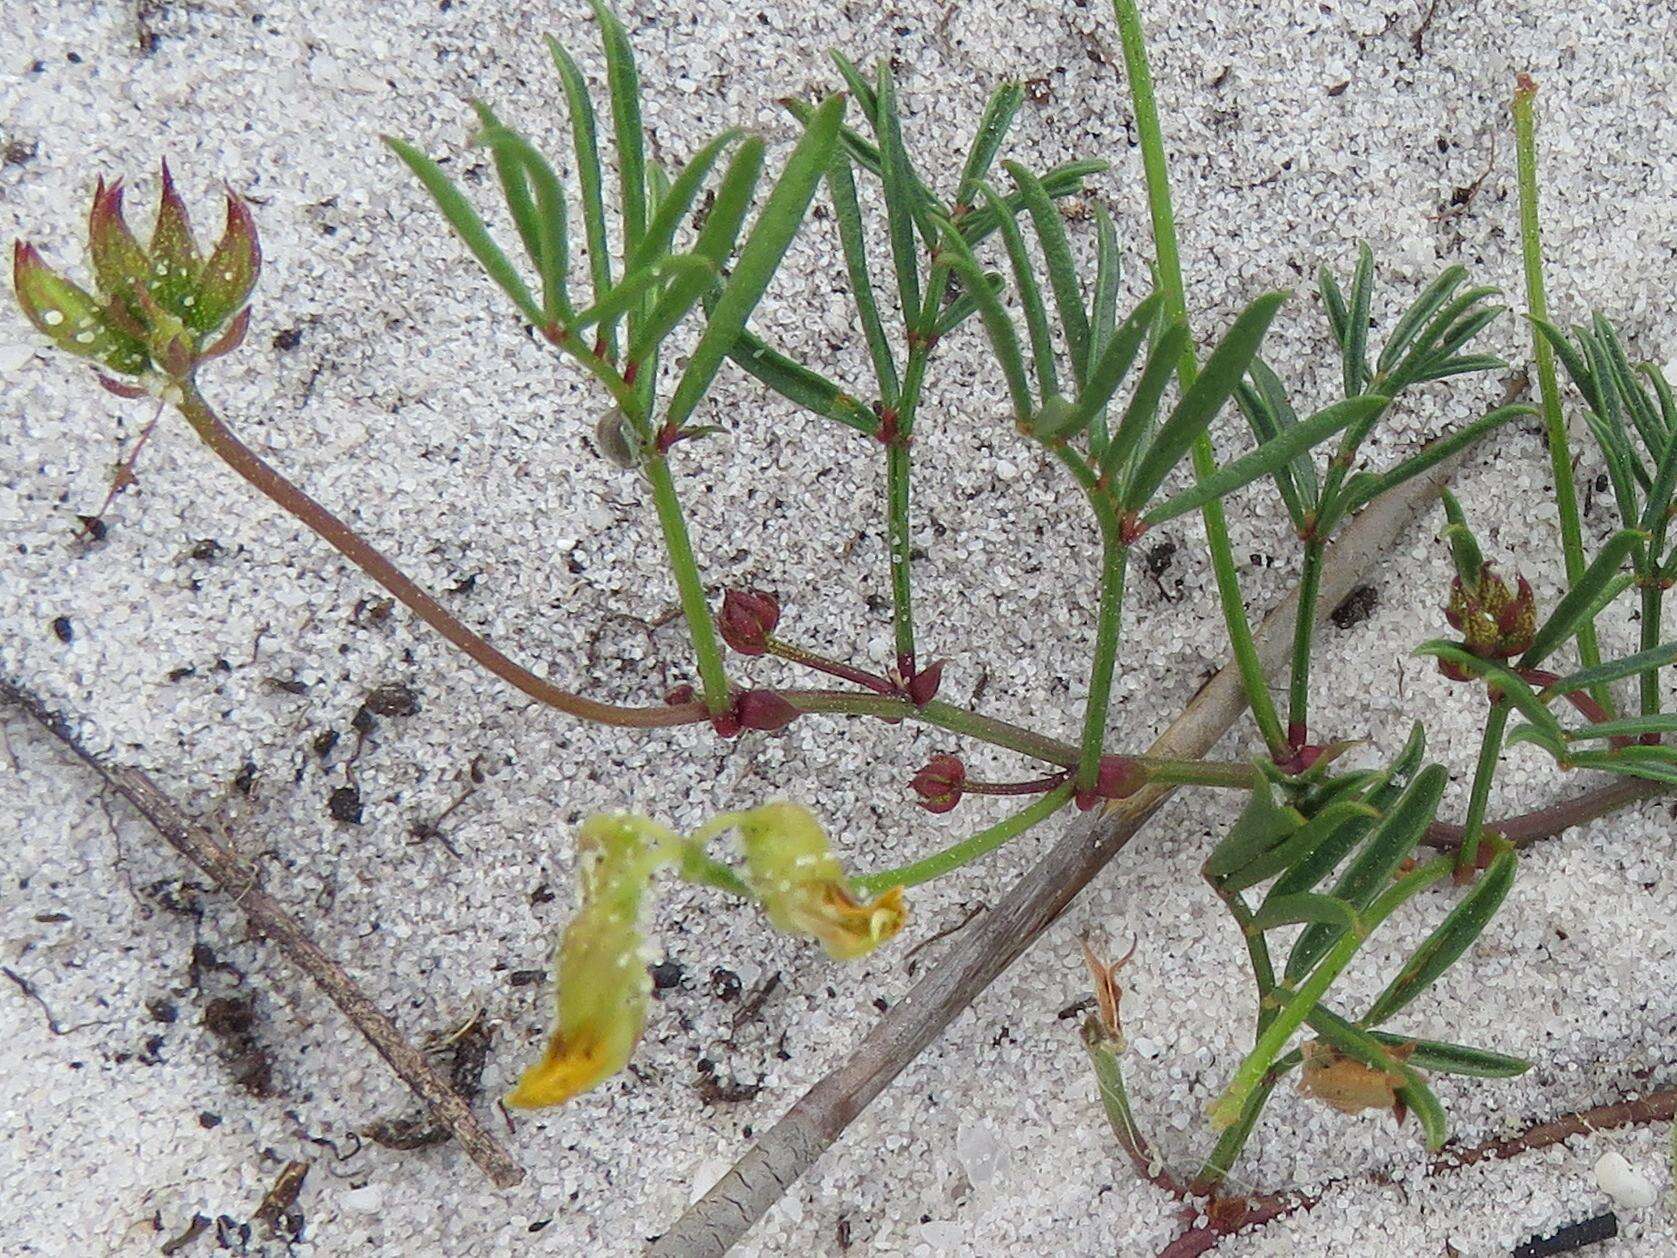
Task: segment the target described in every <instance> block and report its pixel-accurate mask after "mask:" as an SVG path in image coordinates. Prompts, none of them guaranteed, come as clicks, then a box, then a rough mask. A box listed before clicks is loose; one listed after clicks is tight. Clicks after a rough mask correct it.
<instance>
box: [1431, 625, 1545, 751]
mask: <svg viewBox="0 0 1677 1258" xmlns="http://www.w3.org/2000/svg"><path fill="white" fill-rule="evenodd" d="M1415 654H1416V655H1431V656H1434V657H1435V658H1437V659H1441V660H1444V661H1445V662H1446V663H1450V664H1454V665H1456V667H1458V668H1460V669H1462V670H1464V671H1465V672H1466V673H1468V675H1469V676H1473V677H1478V678H1481V679H1482V680H1483V681H1485V682H1486V683H1487V684H1489V685H1491V686H1493V687H1495V689H1496V692H1497V694H1498V696H1499V697H1500V698H1501V699H1502V700H1503V701H1504V702H1506V703H1509V704H1511V705H1513V707H1514V709H1515V710H1516V711H1517V712H1519V714H1520V715H1521V716H1523V717H1525V718H1526V720H1528V721H1530V722H1531V723H1532V724H1533V725H1535V726H1536V727H1537V728H1538V729H1540V730H1542V731H1543V733H1544V734H1545V735H1546V736H1548V737H1549V738H1552V739H1554V740H1555V741H1556V742H1557V743H1558V742H1560V740H1561V727H1560V722H1559V721H1557V720H1555V714H1554V713H1553V712H1551V711H1549V709H1548V708H1546V707H1544V706H1543V702H1542V700H1541V699H1539V698H1538V697H1537V692H1536V691H1535V690H1533V689H1532V688H1531V686H1530V685H1529V684H1528V683H1527V682H1526V681H1525V680H1524V679H1523V678H1522V677H1520V676H1519V675H1518V674H1517V673H1515V672H1514V671H1513V670H1512V669H1510V668H1508V667H1507V666H1506V665H1504V664H1501V663H1498V662H1497V661H1496V660H1487V659H1484V658H1482V657H1481V656H1478V655H1475V654H1473V652H1471V651H1468V650H1465V649H1463V647H1462V646H1461V644H1460V643H1456V642H1451V641H1449V640H1447V639H1444V638H1434V639H1432V640H1431V641H1429V642H1423V643H1421V645H1420V646H1418V647H1416V648H1415Z"/></svg>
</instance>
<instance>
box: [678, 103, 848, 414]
mask: <svg viewBox="0 0 1677 1258" xmlns="http://www.w3.org/2000/svg"><path fill="white" fill-rule="evenodd" d="M843 118H844V97H842V96H834V97H831V98H830V99H828V100H827V101H825V102H823V103H822V105H821V107H820V108H819V109H817V110H816V111H815V116H814V118H812V119H811V120H810V124H809V126H808V128H806V129H805V131H804V134H803V137H802V138H801V139H800V140H799V141H798V144H797V147H796V148H794V149H793V150H792V156H791V157H790V158H788V159H787V162H786V168H785V170H783V171H782V172H781V175H780V179H779V181H778V182H777V183H776V184H775V186H774V190H773V191H772V192H770V193H769V198H768V201H767V202H766V203H765V204H764V206H763V209H762V211H761V212H760V213H759V214H758V216H757V221H756V223H754V224H753V225H752V228H751V232H750V234H749V235H748V236H747V237H746V238H745V244H744V245H742V246H741V248H740V254H739V261H738V262H737V263H736V264H735V266H734V271H733V274H732V275H730V276H729V277H728V282H727V283H726V284H725V285H723V288H722V293H721V295H720V296H719V297H718V298H717V300H716V305H715V306H714V307H713V308H712V310H711V314H710V319H709V321H708V322H707V323H706V324H705V330H704V334H703V335H702V336H701V337H700V338H699V343H698V344H697V345H696V346H694V347H693V353H692V356H691V357H690V358H689V359H688V363H687V369H686V370H685V371H684V372H683V373H682V375H681V379H680V380H678V381H677V382H676V386H675V390H674V392H673V393H672V394H671V395H670V402H669V406H668V407H667V408H666V410H665V417H664V422H665V423H666V424H668V425H669V426H671V427H674V428H679V427H680V426H681V425H682V424H683V423H685V422H686V420H687V418H688V417H689V416H690V415H692V413H693V410H694V408H695V407H697V406H698V404H699V399H700V398H702V397H703V396H704V394H705V391H706V390H707V389H708V388H710V382H711V381H712V380H713V379H715V378H716V373H717V371H718V370H719V369H720V368H721V366H722V360H723V359H724V358H725V357H726V356H727V354H728V351H729V350H730V349H731V348H732V347H733V344H734V340H735V339H736V338H737V337H738V336H739V334H740V332H741V331H742V330H743V329H744V327H745V323H746V320H747V319H749V318H750V317H751V312H752V311H753V310H755V309H756V307H757V302H758V301H759V300H760V299H761V298H762V296H763V293H764V291H765V290H766V289H767V288H768V286H769V280H770V279H771V278H772V277H773V275H774V273H775V270H776V269H777V268H778V267H779V266H780V260H781V258H782V257H783V256H785V253H786V250H787V248H788V247H789V246H790V245H791V243H792V238H793V237H794V236H795V235H796V234H797V231H798V227H799V226H800V224H802V222H803V219H804V213H805V211H807V210H808V209H809V203H810V200H811V199H812V198H813V197H814V196H815V189H816V186H817V185H818V184H819V183H820V181H821V177H822V175H823V174H825V173H826V170H827V167H828V165H829V163H830V162H831V161H832V156H833V144H834V142H835V141H836V139H837V137H838V128H839V123H840V121H841V120H842V119H843Z"/></svg>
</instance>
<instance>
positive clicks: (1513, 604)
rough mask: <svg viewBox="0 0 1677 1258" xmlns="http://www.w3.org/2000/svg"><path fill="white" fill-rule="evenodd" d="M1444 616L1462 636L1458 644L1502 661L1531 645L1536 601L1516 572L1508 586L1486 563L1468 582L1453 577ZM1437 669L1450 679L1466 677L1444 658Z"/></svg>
mask: <svg viewBox="0 0 1677 1258" xmlns="http://www.w3.org/2000/svg"><path fill="white" fill-rule="evenodd" d="M1444 619H1445V620H1447V621H1448V622H1449V623H1450V627H1451V628H1452V629H1454V630H1456V631H1457V632H1458V633H1460V634H1461V635H1462V645H1463V646H1464V647H1466V648H1467V649H1468V650H1469V651H1471V652H1473V654H1475V655H1477V656H1479V657H1480V658H1482V659H1492V660H1505V659H1508V658H1510V657H1511V656H1515V655H1519V654H1520V653H1521V652H1523V651H1525V649H1526V648H1527V647H1529V646H1530V645H1531V641H1532V638H1533V636H1534V635H1535V634H1536V632H1537V600H1536V598H1535V597H1534V596H1533V594H1532V591H1531V585H1530V584H1529V583H1528V582H1527V581H1526V579H1525V578H1524V577H1522V576H1518V575H1516V577H1515V585H1514V588H1512V589H1510V588H1509V585H1508V582H1507V581H1505V580H1504V579H1503V578H1502V576H1501V574H1499V573H1498V572H1497V571H1496V569H1495V567H1494V566H1493V565H1491V564H1489V563H1487V564H1483V565H1482V566H1481V567H1480V569H1479V578H1478V580H1476V581H1474V582H1473V583H1472V584H1471V585H1469V584H1468V583H1466V582H1464V581H1463V580H1462V579H1461V577H1459V576H1457V577H1455V578H1454V579H1453V580H1452V581H1451V582H1450V601H1449V603H1448V604H1447V605H1446V606H1445V608H1444ZM1439 671H1440V672H1442V673H1443V674H1444V675H1445V676H1446V677H1449V678H1450V679H1451V680H1453V681H1466V680H1468V679H1469V674H1467V673H1466V672H1465V671H1464V670H1463V669H1462V668H1460V667H1459V666H1457V665H1454V664H1449V663H1447V662H1444V661H1440V662H1439Z"/></svg>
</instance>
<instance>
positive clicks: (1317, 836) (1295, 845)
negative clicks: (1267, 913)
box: [1221, 799, 1380, 908]
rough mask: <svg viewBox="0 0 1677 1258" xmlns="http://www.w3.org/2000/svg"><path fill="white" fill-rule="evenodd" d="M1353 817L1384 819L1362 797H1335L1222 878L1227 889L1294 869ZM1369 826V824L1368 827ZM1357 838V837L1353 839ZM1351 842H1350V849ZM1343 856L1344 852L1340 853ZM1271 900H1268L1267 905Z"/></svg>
mask: <svg viewBox="0 0 1677 1258" xmlns="http://www.w3.org/2000/svg"><path fill="white" fill-rule="evenodd" d="M1353 818H1356V819H1360V820H1363V821H1364V822H1366V823H1367V824H1372V823H1373V822H1375V821H1378V820H1379V819H1380V810H1379V809H1378V808H1375V807H1374V806H1373V805H1371V804H1369V803H1367V802H1365V801H1363V800H1361V799H1345V800H1335V801H1334V802H1332V803H1329V804H1328V805H1327V806H1325V807H1324V808H1323V809H1322V810H1321V811H1320V812H1318V813H1317V814H1316V815H1315V816H1313V817H1311V818H1310V820H1309V821H1308V822H1306V823H1305V824H1304V825H1303V826H1301V827H1300V828H1299V829H1298V831H1297V832H1296V833H1295V834H1293V835H1292V836H1291V837H1289V838H1287V839H1286V840H1285V841H1284V842H1281V843H1278V844H1276V845H1275V846H1274V847H1272V848H1270V849H1269V850H1268V851H1266V852H1264V853H1262V854H1261V855H1259V856H1257V857H1256V858H1254V859H1253V860H1251V861H1250V862H1248V863H1247V864H1245V865H1243V866H1241V867H1240V868H1239V869H1237V870H1235V871H1234V872H1232V873H1230V874H1229V875H1228V876H1227V877H1226V878H1223V879H1222V880H1221V882H1222V886H1223V889H1224V890H1225V891H1244V890H1246V889H1247V888H1248V887H1255V886H1257V885H1258V884H1259V883H1260V882H1266V881H1268V880H1269V879H1271V878H1273V877H1275V876H1276V875H1277V874H1280V873H1283V872H1285V871H1287V870H1290V869H1293V868H1294V867H1295V866H1297V865H1299V863H1300V862H1302V861H1304V860H1307V859H1308V858H1309V857H1311V856H1313V855H1314V854H1315V853H1316V852H1317V851H1319V850H1320V849H1321V847H1322V846H1323V844H1325V843H1326V842H1327V841H1328V840H1329V839H1331V838H1333V837H1334V836H1335V835H1336V834H1338V833H1340V832H1341V830H1342V829H1343V828H1344V827H1345V823H1346V822H1347V821H1350V820H1352V819H1353ZM1364 828H1365V829H1366V828H1367V827H1366V825H1365V827H1364ZM1353 842H1354V840H1353ZM1350 847H1351V844H1347V845H1346V851H1349V850H1350ZM1340 855H1341V856H1343V855H1344V853H1343V852H1342V853H1340ZM1296 894H1298V893H1296V892H1287V893H1284V894H1282V895H1278V896H1275V897H1273V899H1274V900H1287V899H1291V898H1293V896H1294V895H1296ZM1269 903H1270V901H1269V900H1266V901H1265V907H1266V908H1267V907H1268V906H1269Z"/></svg>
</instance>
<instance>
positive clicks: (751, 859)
mask: <svg viewBox="0 0 1677 1258" xmlns="http://www.w3.org/2000/svg"><path fill="white" fill-rule="evenodd" d="M725 829H735V830H738V831H739V836H740V846H741V847H742V848H743V849H744V852H745V866H746V881H747V882H748V883H749V884H750V886H751V889H752V891H754V892H755V893H756V894H757V897H758V898H759V899H760V900H761V901H762V902H763V909H764V911H765V912H767V913H768V915H769V921H771V922H773V923H774V925H775V926H776V927H777V928H779V929H780V930H784V931H786V932H787V933H788V934H793V935H799V936H801V937H803V938H805V939H815V940H818V941H819V942H820V943H821V946H822V947H823V948H825V949H826V950H827V955H828V956H830V957H832V958H833V959H834V960H837V961H849V960H853V959H854V958H856V957H860V956H865V955H866V954H868V953H869V952H872V951H873V950H874V949H875V948H877V947H878V946H879V945H880V944H882V943H884V942H885V941H886V940H887V939H890V938H891V937H892V936H893V935H895V934H896V933H897V932H898V931H899V930H901V929H902V927H903V923H904V922H905V921H906V920H907V919H908V912H907V910H906V909H905V908H904V907H903V893H902V888H901V887H892V888H891V889H890V890H889V891H887V892H885V893H884V894H883V895H881V896H880V897H879V898H878V899H875V900H866V899H863V898H861V897H859V896H858V895H856V893H855V892H854V891H853V890H852V889H851V886H850V882H849V880H848V879H847V878H846V877H845V874H844V868H843V866H841V865H840V864H839V861H838V858H837V857H836V856H834V855H833V853H832V850H831V848H830V847H829V846H828V843H827V835H826V833H825V832H824V831H823V830H822V829H821V824H820V823H819V822H818V821H816V819H815V817H814V815H813V814H812V813H811V812H810V811H809V809H807V808H804V807H802V806H800V805H798V804H787V803H776V804H764V805H763V806H762V807H761V808H752V809H749V810H747V811H745V812H737V813H730V814H729V815H727V816H725V817H719V818H718V819H717V820H716V821H714V822H712V823H711V824H710V825H708V826H706V827H705V828H704V830H702V831H700V833H699V834H698V835H696V836H695V839H696V841H699V842H702V841H703V840H704V839H705V838H706V837H707V836H708V835H712V834H715V833H717V832H718V831H720V830H725Z"/></svg>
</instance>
